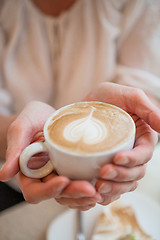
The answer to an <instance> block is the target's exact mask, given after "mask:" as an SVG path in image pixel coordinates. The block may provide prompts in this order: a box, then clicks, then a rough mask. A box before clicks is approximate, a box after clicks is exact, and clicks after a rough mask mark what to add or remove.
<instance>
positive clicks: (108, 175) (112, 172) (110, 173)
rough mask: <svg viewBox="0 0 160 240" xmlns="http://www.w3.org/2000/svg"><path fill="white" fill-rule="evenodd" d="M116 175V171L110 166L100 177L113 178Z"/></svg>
mask: <svg viewBox="0 0 160 240" xmlns="http://www.w3.org/2000/svg"><path fill="white" fill-rule="evenodd" d="M117 175H118V172H117V171H116V170H115V169H113V168H110V169H109V170H108V171H107V172H106V173H105V174H104V175H103V176H102V177H103V178H105V179H113V178H115V177H117Z"/></svg>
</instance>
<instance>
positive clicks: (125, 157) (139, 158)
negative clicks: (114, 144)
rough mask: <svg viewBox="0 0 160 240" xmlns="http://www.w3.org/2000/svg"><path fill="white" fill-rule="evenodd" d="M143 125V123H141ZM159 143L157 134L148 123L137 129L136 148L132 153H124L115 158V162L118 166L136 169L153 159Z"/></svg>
mask: <svg viewBox="0 0 160 240" xmlns="http://www.w3.org/2000/svg"><path fill="white" fill-rule="evenodd" d="M140 122H141V123H142V121H140ZM156 142H157V134H156V133H155V132H154V131H153V130H152V129H151V128H150V126H149V125H147V124H146V123H143V124H141V126H139V127H137V133H136V141H135V146H134V148H133V149H132V150H130V151H124V152H121V153H119V154H117V155H116V156H115V158H114V159H113V162H114V163H115V164H117V165H123V166H126V167H135V166H138V165H143V164H145V163H147V162H148V161H149V160H150V159H151V158H152V154H153V151H154V147H155V144H156Z"/></svg>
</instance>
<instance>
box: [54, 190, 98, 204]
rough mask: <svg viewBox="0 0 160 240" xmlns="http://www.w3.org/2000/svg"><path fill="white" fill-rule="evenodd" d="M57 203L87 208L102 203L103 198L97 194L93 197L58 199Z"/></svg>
mask: <svg viewBox="0 0 160 240" xmlns="http://www.w3.org/2000/svg"><path fill="white" fill-rule="evenodd" d="M56 200H57V202H59V203H60V204H62V205H68V206H76V207H77V206H87V205H91V204H96V203H97V202H99V201H101V200H102V198H101V196H100V194H99V193H96V194H95V195H94V196H93V197H81V198H78V199H77V198H64V197H62V198H56Z"/></svg>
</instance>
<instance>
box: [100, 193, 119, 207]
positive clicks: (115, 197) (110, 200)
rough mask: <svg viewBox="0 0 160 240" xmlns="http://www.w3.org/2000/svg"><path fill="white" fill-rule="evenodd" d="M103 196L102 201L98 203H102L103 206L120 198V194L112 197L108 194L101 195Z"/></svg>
mask: <svg viewBox="0 0 160 240" xmlns="http://www.w3.org/2000/svg"><path fill="white" fill-rule="evenodd" d="M102 196H103V201H101V202H100V203H99V204H100V205H103V206H106V205H108V204H110V203H112V202H114V201H116V200H118V199H119V198H120V195H118V196H113V197H110V196H107V195H102Z"/></svg>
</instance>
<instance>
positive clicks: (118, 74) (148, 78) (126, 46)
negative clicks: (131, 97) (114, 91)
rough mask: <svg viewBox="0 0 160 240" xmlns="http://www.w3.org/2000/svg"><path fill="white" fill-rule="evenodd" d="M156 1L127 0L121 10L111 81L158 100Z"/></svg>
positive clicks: (159, 20)
mask: <svg viewBox="0 0 160 240" xmlns="http://www.w3.org/2000/svg"><path fill="white" fill-rule="evenodd" d="M159 13H160V1H159V0H141V1H138V0H133V1H128V2H127V4H126V6H125V8H124V9H123V17H122V21H121V34H120V36H119V39H118V41H117V45H118V47H117V48H118V55H117V64H116V69H115V74H114V77H113V81H114V82H116V83H119V84H125V85H129V86H134V87H139V88H141V89H143V90H144V91H146V92H148V93H149V94H151V95H153V96H154V97H156V98H157V99H158V101H159V103H160V66H159V64H160V47H159V46H160V14H159Z"/></svg>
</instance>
